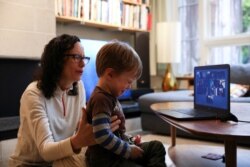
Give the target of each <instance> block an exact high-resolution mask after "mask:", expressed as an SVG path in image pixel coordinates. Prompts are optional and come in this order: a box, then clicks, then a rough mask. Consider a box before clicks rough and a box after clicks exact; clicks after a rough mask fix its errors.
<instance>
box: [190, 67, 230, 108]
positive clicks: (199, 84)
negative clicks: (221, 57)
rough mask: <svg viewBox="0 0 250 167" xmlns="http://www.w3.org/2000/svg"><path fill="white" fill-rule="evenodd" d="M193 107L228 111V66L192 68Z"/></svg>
mask: <svg viewBox="0 0 250 167" xmlns="http://www.w3.org/2000/svg"><path fill="white" fill-rule="evenodd" d="M194 80H195V81H194V89H195V90H194V105H195V106H196V107H197V105H198V106H203V107H207V108H216V109H222V110H228V111H230V66H229V65H228V64H223V65H208V66H198V67H195V68H194Z"/></svg>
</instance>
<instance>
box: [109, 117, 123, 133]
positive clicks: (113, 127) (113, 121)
mask: <svg viewBox="0 0 250 167" xmlns="http://www.w3.org/2000/svg"><path fill="white" fill-rule="evenodd" d="M120 123H121V120H119V119H118V117H117V116H116V115H114V116H112V117H111V127H110V128H111V130H112V132H114V131H116V130H117V129H118V128H119V125H120Z"/></svg>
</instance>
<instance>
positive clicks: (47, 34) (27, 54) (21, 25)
mask: <svg viewBox="0 0 250 167" xmlns="http://www.w3.org/2000/svg"><path fill="white" fill-rule="evenodd" d="M55 34H56V27H55V14H54V0H0V57H11V58H32V59H39V58H40V56H41V53H42V51H43V48H44V45H45V44H46V43H48V41H49V40H50V39H51V38H52V37H54V36H55Z"/></svg>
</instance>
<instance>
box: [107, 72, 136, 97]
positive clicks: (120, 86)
mask: <svg viewBox="0 0 250 167" xmlns="http://www.w3.org/2000/svg"><path fill="white" fill-rule="evenodd" d="M135 80H136V77H135V72H133V71H130V72H123V73H121V74H117V73H113V75H112V77H111V80H110V85H111V87H110V92H111V94H112V95H113V96H115V97H118V96H121V95H122V94H123V93H124V92H125V90H127V89H129V88H131V86H132V84H133V82H134V81H135Z"/></svg>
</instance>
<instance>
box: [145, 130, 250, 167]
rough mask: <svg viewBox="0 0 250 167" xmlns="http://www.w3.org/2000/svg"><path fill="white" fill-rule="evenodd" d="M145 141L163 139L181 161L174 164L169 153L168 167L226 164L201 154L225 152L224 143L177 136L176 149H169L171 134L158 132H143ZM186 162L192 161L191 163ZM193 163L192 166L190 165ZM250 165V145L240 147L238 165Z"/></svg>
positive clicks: (220, 166)
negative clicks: (205, 157)
mask: <svg viewBox="0 0 250 167" xmlns="http://www.w3.org/2000/svg"><path fill="white" fill-rule="evenodd" d="M141 135H142V140H143V141H150V140H159V141H161V142H162V143H163V144H164V146H165V148H166V151H167V152H169V151H170V152H171V155H174V156H172V158H173V160H175V161H178V162H179V163H178V164H176V165H174V163H173V162H172V160H171V159H170V157H169V155H167V156H166V163H167V166H168V167H175V166H177V167H200V165H201V163H202V164H203V163H205V164H206V166H204V165H203V166H204V167H210V166H211V167H214V166H217V167H223V166H225V164H224V163H223V162H222V159H219V160H216V161H215V160H209V159H204V158H202V157H201V156H202V155H206V154H208V153H215V154H220V155H223V154H224V146H223V144H222V143H214V142H206V141H200V140H193V139H186V138H177V141H176V142H177V145H176V149H172V150H171V149H170V150H169V151H168V149H169V146H170V143H171V138H170V137H169V136H164V135H158V134H147V133H145V132H144V133H142V134H141ZM185 162H190V163H189V164H187V163H185ZM190 164H191V166H190ZM247 166H248V167H249V166H250V148H249V147H238V167H247Z"/></svg>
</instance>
